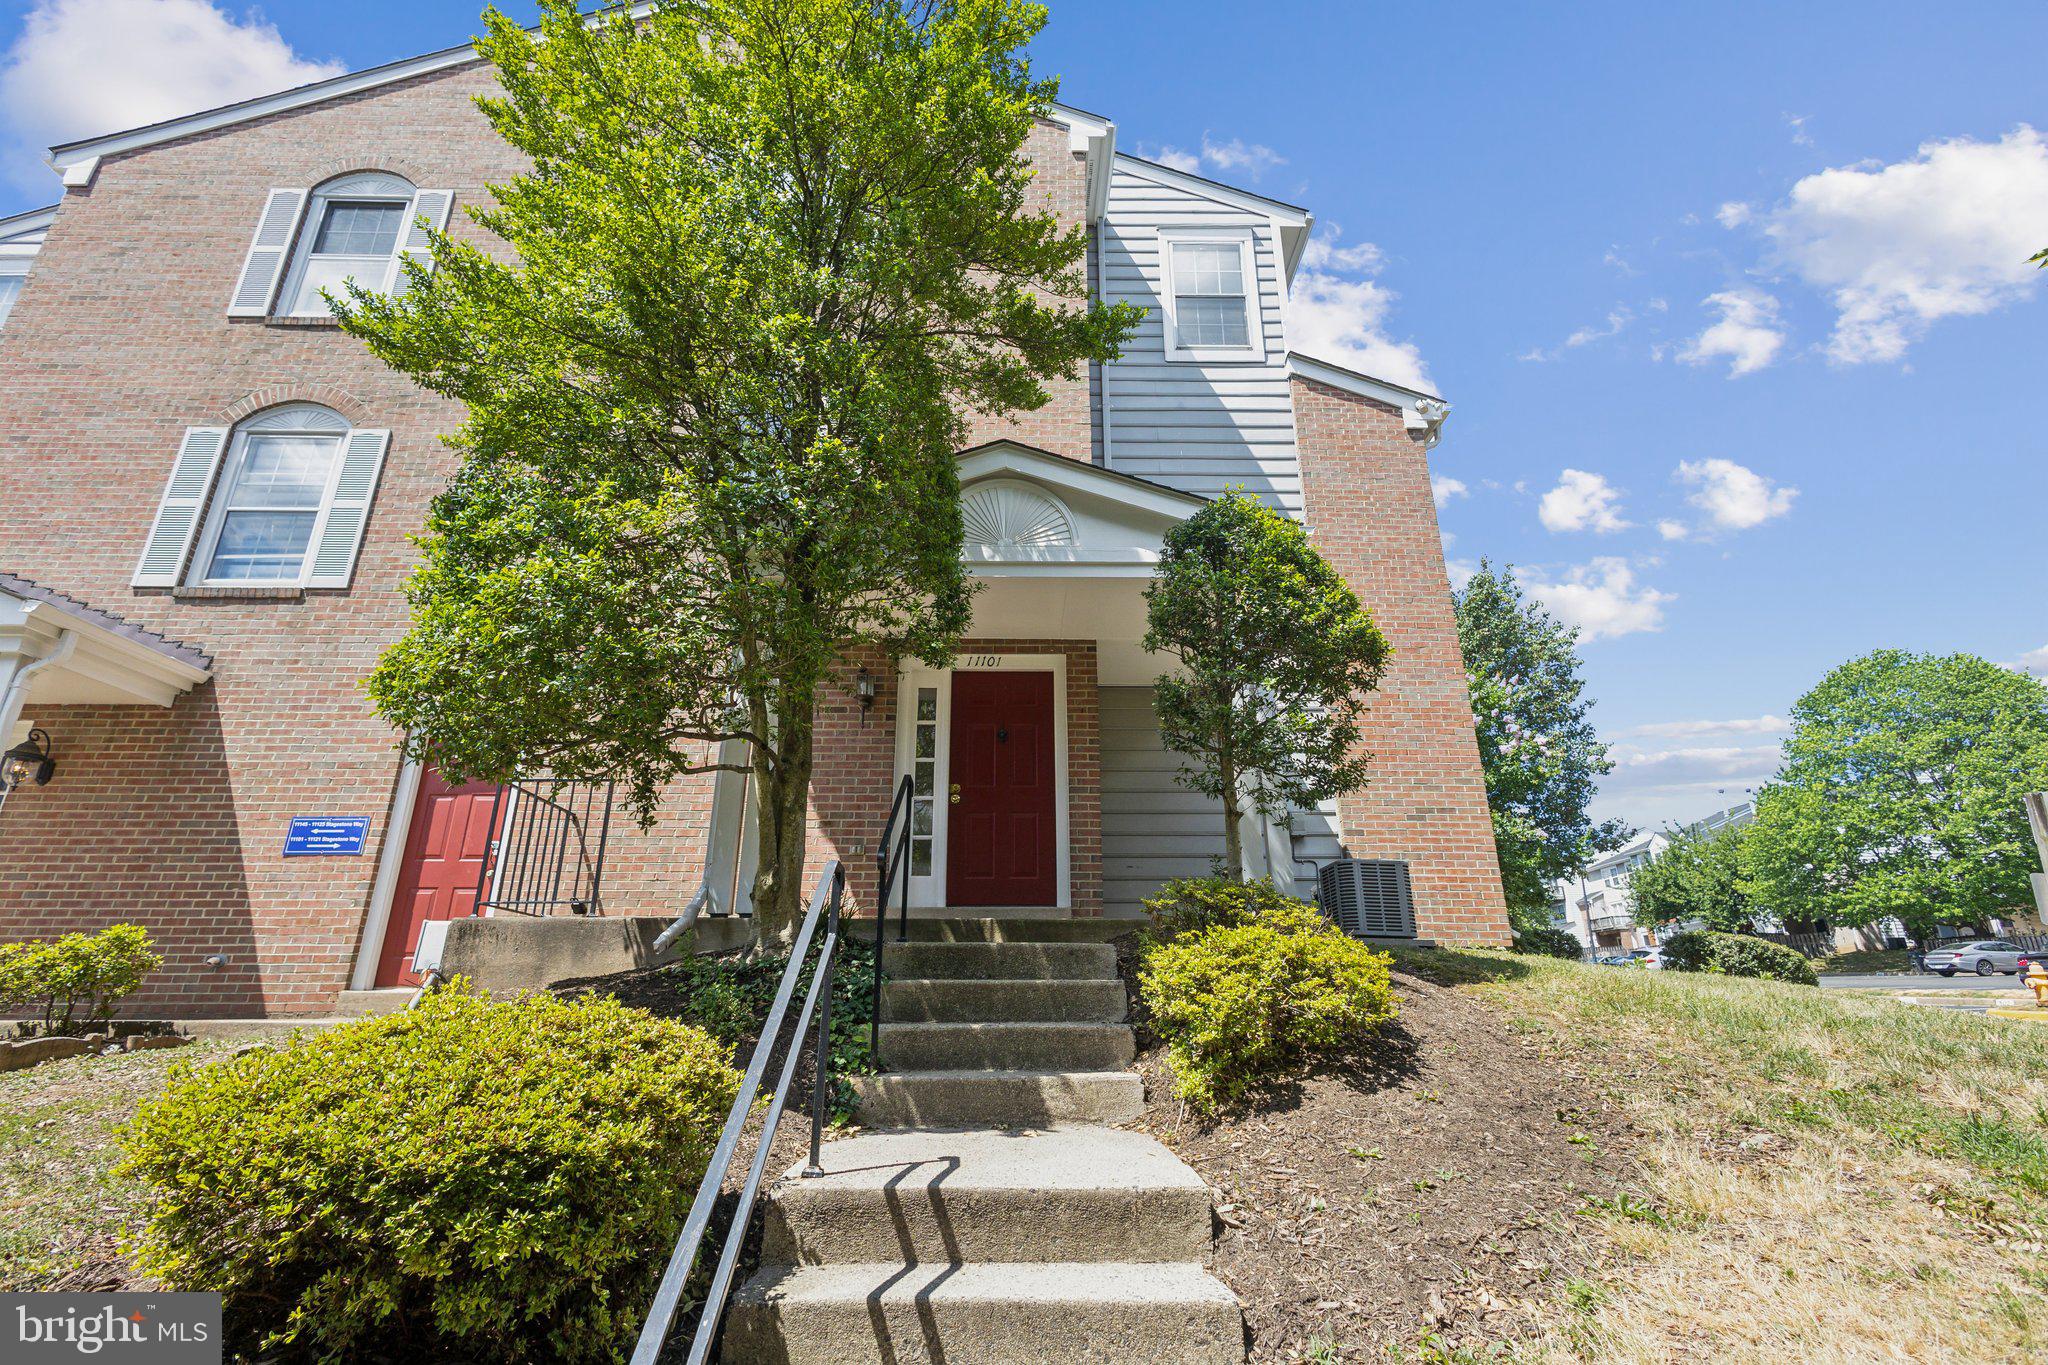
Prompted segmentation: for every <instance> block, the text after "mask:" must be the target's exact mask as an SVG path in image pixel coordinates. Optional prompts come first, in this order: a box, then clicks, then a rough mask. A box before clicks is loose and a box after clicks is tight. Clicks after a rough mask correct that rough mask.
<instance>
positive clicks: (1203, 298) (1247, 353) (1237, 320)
mask: <svg viewBox="0 0 2048 1365" xmlns="http://www.w3.org/2000/svg"><path fill="white" fill-rule="evenodd" d="M1159 261H1160V274H1161V276H1162V278H1161V280H1160V297H1161V299H1162V301H1163V303H1164V309H1163V312H1164V315H1165V316H1164V336H1165V343H1166V358H1167V359H1168V360H1187V361H1200V362H1208V363H1212V364H1214V363H1228V362H1232V361H1237V362H1243V361H1260V360H1264V359H1265V358H1266V344H1265V329H1264V327H1263V325H1262V319H1261V316H1260V312H1261V310H1260V307H1259V289H1258V281H1259V275H1258V251H1257V239H1256V238H1255V237H1254V236H1253V234H1252V231H1251V230H1250V229H1249V228H1161V229H1160V230H1159Z"/></svg>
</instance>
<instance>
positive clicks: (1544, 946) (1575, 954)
mask: <svg viewBox="0 0 2048 1365" xmlns="http://www.w3.org/2000/svg"><path fill="white" fill-rule="evenodd" d="M1515 951H1516V952H1518V953H1533V954H1535V955H1536V956H1538V957H1561V958H1563V959H1565V961H1567V962H1577V961H1578V960H1579V959H1581V958H1583V957H1584V956H1585V955H1586V949H1585V945H1583V944H1581V943H1580V942H1579V941H1578V939H1576V938H1574V937H1572V933H1571V931H1570V930H1568V929H1559V928H1556V927H1554V926H1545V927H1544V928H1541V929H1524V930H1522V931H1521V932H1519V933H1517V934H1516V935H1515Z"/></svg>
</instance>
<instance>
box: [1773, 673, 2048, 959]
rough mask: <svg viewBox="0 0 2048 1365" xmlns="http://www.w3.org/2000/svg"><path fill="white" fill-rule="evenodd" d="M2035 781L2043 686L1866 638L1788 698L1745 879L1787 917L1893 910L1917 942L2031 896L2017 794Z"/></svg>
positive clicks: (2045, 773)
mask: <svg viewBox="0 0 2048 1365" xmlns="http://www.w3.org/2000/svg"><path fill="white" fill-rule="evenodd" d="M2044 788H2048V688H2044V687H2043V686H2042V685H2041V683H2040V682H2038V681H2036V680H2035V679H2033V678H2030V677H2027V676H2026V675H2025V674H2022V673H2016V672H2014V671H2013V670H2011V669H2007V668H2000V667H1998V665H1996V664H1993V663H1991V662H1989V661H1987V660H1984V659H1980V658H1978V657H1976V656H1975V655H1970V654H1953V655H1949V656H1947V657H1945V658H1943V657H1937V656H1934V655H1928V654H1909V653H1906V652H1904V651H1901V650H1889V649H1888V650H1879V651H1878V652H1876V653H1874V654H1869V655H1866V656H1864V657H1863V658H1860V659H1852V660H1850V661H1849V662H1848V663H1845V664H1843V665H1842V666H1840V667H1839V668H1837V669H1835V670H1834V671H1833V672H1831V673H1829V674H1828V675H1827V676H1826V677H1825V678H1823V679H1821V681H1820V684H1819V686H1817V687H1815V688H1814V689H1813V690H1812V691H1811V692H1808V693H1807V694H1806V695H1805V696H1804V697H1801V698H1800V699H1799V702H1798V704H1797V705H1796V706H1795V707H1793V709H1792V734H1791V737H1790V738H1789V739H1787V740H1786V742H1785V761H1784V766H1783V767H1781V768H1780V769H1779V771H1778V775H1777V776H1776V777H1775V778H1774V779H1773V780H1772V781H1771V783H1770V784H1769V785H1768V786H1766V787H1765V788H1764V789H1763V790H1762V791H1761V792H1759V793H1758V795H1757V817H1756V823H1755V824H1754V825H1753V826H1751V827H1750V829H1749V831H1748V847H1747V850H1746V860H1747V865H1748V868H1749V883H1750V884H1749V888H1748V889H1749V891H1750V894H1751V895H1753V896H1754V897H1755V898H1756V900H1757V901H1758V903H1760V904H1762V905H1766V906H1768V907H1769V908H1770V909H1771V910H1772V912H1773V913H1775V914H1777V915H1780V916H1782V917H1785V918H1788V919H1825V920H1829V921H1831V922H1833V923H1835V924H1841V925H1850V926H1857V925H1868V924H1873V923H1876V922H1877V921H1879V920H1882V919H1885V918H1888V917H1892V916H1896V917H1897V918H1898V919H1900V920H1901V921H1903V922H1904V923H1905V925H1906V927H1907V929H1908V930H1909V931H1911V933H1912V934H1913V936H1914V937H1915V938H1916V939H1919V940H1921V941H1925V940H1926V939H1927V938H1928V936H1929V935H1930V934H1931V933H1932V931H1933V930H1934V928H1935V927H1936V926H1938V925H1943V924H1958V925H1970V924H1979V923H1981V922H1983V920H1985V919H1986V918H1987V917H1989V916H1991V915H1994V914H1998V913H2000V912H2004V911H2008V910H2010V909H2012V908H2013V907H2015V906H2020V905H2025V904H2028V903H2030V900H2031V894H2030V888H2029V882H2028V873H2029V872H2030V871H2032V870H2033V863H2034V846H2033V839H2032V836H2031V833H2030V832H2029V830H2028V827H2027V816H2026V810H2025V807H2024V805H2023V798H2024V797H2025V796H2026V794H2027V793H2028V792H2035V791H2041V790H2043V789H2044Z"/></svg>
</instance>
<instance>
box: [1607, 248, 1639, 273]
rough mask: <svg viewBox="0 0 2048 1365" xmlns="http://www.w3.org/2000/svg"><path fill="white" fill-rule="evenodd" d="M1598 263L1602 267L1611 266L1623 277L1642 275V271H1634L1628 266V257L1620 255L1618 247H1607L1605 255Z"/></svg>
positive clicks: (1634, 269) (1632, 267)
mask: <svg viewBox="0 0 2048 1365" xmlns="http://www.w3.org/2000/svg"><path fill="white" fill-rule="evenodd" d="M1600 263H1601V264H1602V265H1611V266H1613V267H1614V268H1615V269H1616V270H1618V271H1620V272H1621V273H1622V274H1623V275H1631V276H1633V275H1640V274H1642V273H1643V272H1642V271H1640V270H1638V269H1636V268H1635V267H1634V266H1633V265H1630V264H1629V261H1628V257H1626V256H1624V255H1622V254H1621V248H1620V247H1618V246H1611V247H1608V248H1607V254H1606V255H1604V256H1602V257H1601V258H1600Z"/></svg>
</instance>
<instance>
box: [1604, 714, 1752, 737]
mask: <svg viewBox="0 0 2048 1365" xmlns="http://www.w3.org/2000/svg"><path fill="white" fill-rule="evenodd" d="M1791 732H1792V723H1791V722H1790V721H1788V720H1786V719H1785V718H1784V717H1783V716H1772V715H1762V716H1743V717H1739V718H1737V719H1735V720H1660V721H1653V722H1651V723H1650V724H1648V725H1637V726H1634V727H1633V728H1631V729H1628V730H1626V731H1623V733H1624V734H1627V735H1630V736H1634V737H1636V738H1640V739H1708V738H1712V737H1714V736H1718V735H1784V734H1790V733H1791Z"/></svg>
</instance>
